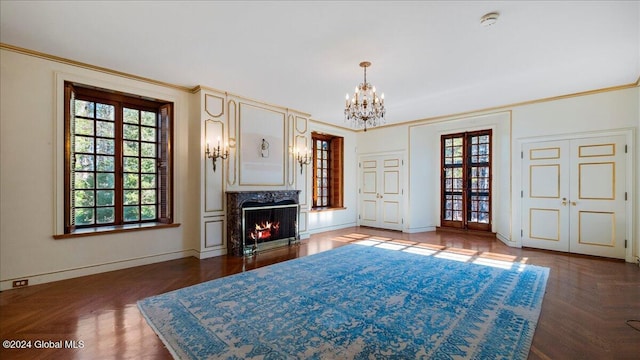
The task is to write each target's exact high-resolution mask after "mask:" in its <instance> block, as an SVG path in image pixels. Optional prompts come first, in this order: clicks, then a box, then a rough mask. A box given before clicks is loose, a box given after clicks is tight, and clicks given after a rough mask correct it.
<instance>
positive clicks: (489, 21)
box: [480, 11, 500, 27]
mask: <svg viewBox="0 0 640 360" xmlns="http://www.w3.org/2000/svg"><path fill="white" fill-rule="evenodd" d="M499 16H500V13H499V12H497V11H494V12H490V13H488V14H485V15H484V16H483V17H481V18H480V24H481V25H482V26H484V27H489V26H491V25H493V24H495V23H496V22H497V21H498V17H499Z"/></svg>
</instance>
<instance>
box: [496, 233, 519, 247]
mask: <svg viewBox="0 0 640 360" xmlns="http://www.w3.org/2000/svg"><path fill="white" fill-rule="evenodd" d="M496 238H497V239H498V240H500V241H502V242H503V243H504V244H505V245H507V246H509V247H515V248H519V247H521V246H519V244H517V243H516V242H515V241H511V240H510V239H509V237H507V236H505V235H503V234H500V233H497V234H496Z"/></svg>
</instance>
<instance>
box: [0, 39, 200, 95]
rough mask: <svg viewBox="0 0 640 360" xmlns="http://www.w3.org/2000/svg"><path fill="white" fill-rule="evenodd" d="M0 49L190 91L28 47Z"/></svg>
mask: <svg viewBox="0 0 640 360" xmlns="http://www.w3.org/2000/svg"><path fill="white" fill-rule="evenodd" d="M0 49H4V50H9V51H13V52H16V53H19V54H24V55H29V56H33V57H37V58H40V59H45V60H50V61H54V62H57V63H61V64H66V65H72V66H76V67H80V68H84V69H88V70H93V71H98V72H101V73H105V74H109V75H116V76H120V77H124V78H127V79H131V80H137V81H142V82H146V83H149V84H154V85H160V86H164V87H169V88H173V89H177V90H181V91H191V88H188V87H186V86H180V85H176V84H170V83H166V82H163V81H158V80H153V79H149V78H146V77H143V76H138V75H133V74H129V73H125V72H122V71H117V70H112V69H108V68H105V67H101V66H96V65H91V64H87V63H83V62H80V61H75V60H71V59H67V58H63V57H59V56H55V55H50V54H45V53H41V52H39V51H34V50H29V49H25V48H21V47H18V46H14V45H9V44H5V43H0Z"/></svg>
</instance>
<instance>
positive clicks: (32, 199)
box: [0, 49, 197, 289]
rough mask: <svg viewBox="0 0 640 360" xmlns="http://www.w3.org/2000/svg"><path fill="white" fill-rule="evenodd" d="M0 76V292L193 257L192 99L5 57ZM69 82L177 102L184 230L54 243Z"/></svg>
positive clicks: (177, 177) (0, 59) (177, 184)
mask: <svg viewBox="0 0 640 360" xmlns="http://www.w3.org/2000/svg"><path fill="white" fill-rule="evenodd" d="M0 69H1V72H0V78H1V79H2V81H1V93H2V96H1V98H0V121H1V122H0V159H1V162H0V198H1V201H0V289H7V288H10V287H11V285H12V284H11V282H12V280H15V279H22V278H28V279H29V283H30V284H31V285H33V284H38V283H42V282H48V281H54V280H58V279H64V278H69V277H74V276H80V275H86V274H92V273H97V272H103V271H108V270H113V269H119V268H124V267H128V266H136V265H141V264H147V263H151V262H157V261H164V260H168V259H174V258H180V257H184V256H190V255H193V250H192V249H194V247H195V246H196V245H197V221H194V220H192V219H194V218H195V216H193V215H195V214H197V213H195V212H193V210H192V208H193V206H192V203H193V201H194V195H193V194H192V193H190V192H189V188H190V187H191V186H190V185H192V184H190V182H192V181H191V180H190V179H189V178H188V173H189V168H188V161H187V159H188V158H189V149H188V148H187V145H188V144H187V142H186V141H185V139H186V138H187V136H188V124H187V123H188V119H189V106H188V93H187V92H185V91H182V90H179V89H175V88H170V87H164V86H159V85H154V84H151V83H149V82H142V81H136V80H133V79H127V78H123V77H118V76H113V75H110V74H107V73H103V72H99V71H94V70H90V69H86V68H81V67H77V66H71V65H68V64H64V63H60V62H54V61H49V60H46V59H43V58H38V57H35V56H29V55H24V54H20V53H17V52H13V51H8V50H5V49H2V50H1V51H0ZM64 80H75V81H78V82H82V83H85V84H89V85H95V86H100V87H105V88H110V89H114V90H120V91H124V92H128V93H137V94H141V95H146V96H150V97H153V98H160V99H164V100H169V101H173V102H174V104H175V109H174V111H175V113H174V116H175V118H174V129H175V130H174V133H175V143H174V155H175V164H174V166H175V169H174V170H175V171H174V192H175V204H174V215H175V221H176V222H178V223H181V224H182V225H181V226H180V227H176V228H169V229H162V230H146V231H135V232H128V233H119V234H111V235H99V236H89V237H78V238H71V239H63V240H54V239H53V237H52V235H54V234H61V233H62V221H63V220H62V214H63V210H62V206H63V204H62V195H61V194H62V191H63V174H62V172H61V171H60V169H62V163H61V161H63V155H62V148H63V140H62V138H63V127H62V126H61V125H62V124H63V122H62V119H61V116H62V112H63V110H62V109H61V106H62V104H63V100H61V96H63V95H62V88H61V84H62V83H64ZM195 184H196V186H197V182H196V183H195ZM195 196H197V195H195ZM196 210H197V209H196Z"/></svg>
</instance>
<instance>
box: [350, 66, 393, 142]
mask: <svg viewBox="0 0 640 360" xmlns="http://www.w3.org/2000/svg"><path fill="white" fill-rule="evenodd" d="M369 66H371V63H370V62H368V61H363V62H361V63H360V67H361V68H363V69H364V81H363V82H362V83H361V84H360V85H358V86H356V88H355V91H354V93H353V98H352V99H351V101H349V94H347V96H346V97H345V109H344V117H345V121H346V122H350V123H351V125H352V126H354V127H358V128H364V131H367V127H374V126H378V125H379V124H384V123H385V114H386V110H385V107H384V93H383V94H382V95H381V97H378V94H377V92H376V87H375V86H372V85H371V84H369V83H368V82H367V67H369Z"/></svg>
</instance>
